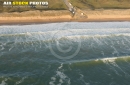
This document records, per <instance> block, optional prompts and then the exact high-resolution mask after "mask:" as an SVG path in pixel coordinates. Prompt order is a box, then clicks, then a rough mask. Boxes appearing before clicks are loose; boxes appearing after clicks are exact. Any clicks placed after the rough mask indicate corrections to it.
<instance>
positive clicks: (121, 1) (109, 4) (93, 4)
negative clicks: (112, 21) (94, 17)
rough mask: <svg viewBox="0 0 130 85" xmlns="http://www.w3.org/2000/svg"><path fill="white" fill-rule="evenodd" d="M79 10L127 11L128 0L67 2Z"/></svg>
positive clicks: (80, 0)
mask: <svg viewBox="0 0 130 85" xmlns="http://www.w3.org/2000/svg"><path fill="white" fill-rule="evenodd" d="M69 1H70V2H71V3H72V4H73V5H74V6H75V7H77V8H80V9H88V8H90V9H100V8H104V9H128V8H130V0H69Z"/></svg>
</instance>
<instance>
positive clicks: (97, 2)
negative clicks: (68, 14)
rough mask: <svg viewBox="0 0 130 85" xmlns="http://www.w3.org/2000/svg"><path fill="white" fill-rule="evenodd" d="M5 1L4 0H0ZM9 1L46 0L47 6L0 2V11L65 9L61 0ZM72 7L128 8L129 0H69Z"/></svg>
mask: <svg viewBox="0 0 130 85" xmlns="http://www.w3.org/2000/svg"><path fill="white" fill-rule="evenodd" d="M0 1H5V0H0ZM7 1H10V0H7ZM11 1H48V2H49V8H44V9H39V8H12V7H9V8H5V7H4V8H3V7H2V3H1V2H0V12H16V11H17V12H23V11H28V10H41V11H42V10H66V9H67V6H66V5H65V4H64V2H63V0H11ZM69 1H70V2H71V3H72V5H73V6H74V7H77V8H80V9H101V8H104V9H129V8H130V0H69Z"/></svg>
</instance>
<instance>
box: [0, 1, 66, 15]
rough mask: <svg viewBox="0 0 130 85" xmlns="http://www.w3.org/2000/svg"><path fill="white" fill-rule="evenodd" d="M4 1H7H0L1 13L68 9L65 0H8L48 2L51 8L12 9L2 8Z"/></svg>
mask: <svg viewBox="0 0 130 85" xmlns="http://www.w3.org/2000/svg"><path fill="white" fill-rule="evenodd" d="M2 1H6V0H0V12H16V11H17V12H23V11H28V10H41V11H42V10H66V9H67V7H66V5H65V4H64V2H63V0H7V1H48V2H49V6H48V8H42V9H41V8H15V7H14V8H12V7H8V8H7V7H4V8H3V7H2V5H3V3H2Z"/></svg>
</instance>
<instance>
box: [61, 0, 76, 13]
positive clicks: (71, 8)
mask: <svg viewBox="0 0 130 85" xmlns="http://www.w3.org/2000/svg"><path fill="white" fill-rule="evenodd" d="M63 1H64V3H65V4H66V6H67V7H68V9H69V11H70V12H71V13H72V14H75V9H74V7H73V6H72V4H71V3H70V2H69V1H68V0H63Z"/></svg>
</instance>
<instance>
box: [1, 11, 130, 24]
mask: <svg viewBox="0 0 130 85" xmlns="http://www.w3.org/2000/svg"><path fill="white" fill-rule="evenodd" d="M100 21H101V22H102V21H130V9H109V10H104V9H97V10H80V9H78V10H77V11H76V14H75V15H74V16H72V14H71V13H70V12H69V11H67V10H61V11H54V10H53V11H43V12H40V11H27V12H21V13H18V12H12V13H0V24H1V25H2V24H29V23H51V22H100Z"/></svg>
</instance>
